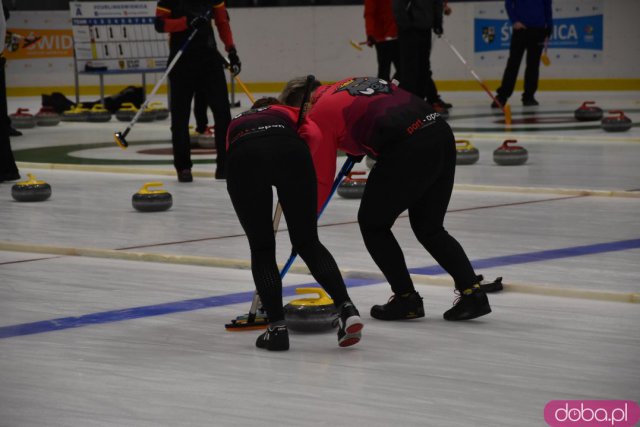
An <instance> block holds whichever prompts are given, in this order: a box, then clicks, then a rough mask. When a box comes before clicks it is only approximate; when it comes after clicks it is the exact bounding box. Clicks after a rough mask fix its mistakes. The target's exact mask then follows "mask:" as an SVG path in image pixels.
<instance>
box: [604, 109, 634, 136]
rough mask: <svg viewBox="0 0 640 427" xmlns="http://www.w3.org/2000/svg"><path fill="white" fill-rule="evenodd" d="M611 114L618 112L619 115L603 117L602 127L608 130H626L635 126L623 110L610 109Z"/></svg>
mask: <svg viewBox="0 0 640 427" xmlns="http://www.w3.org/2000/svg"><path fill="white" fill-rule="evenodd" d="M609 114H617V116H609V117H605V118H604V119H602V122H601V123H602V129H604V130H606V131H607V132H624V131H627V130H629V129H631V126H633V123H632V122H631V119H630V118H629V117H627V116H625V115H624V113H623V112H622V111H620V110H613V111H609Z"/></svg>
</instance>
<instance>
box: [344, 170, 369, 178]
mask: <svg viewBox="0 0 640 427" xmlns="http://www.w3.org/2000/svg"><path fill="white" fill-rule="evenodd" d="M365 174H366V172H365V171H351V172H349V173H348V174H347V178H351V177H352V176H353V175H365Z"/></svg>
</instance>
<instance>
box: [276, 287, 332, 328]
mask: <svg viewBox="0 0 640 427" xmlns="http://www.w3.org/2000/svg"><path fill="white" fill-rule="evenodd" d="M296 294H316V296H315V297H312V298H301V299H296V300H293V301H291V302H290V303H289V304H287V305H285V306H284V318H285V320H286V322H287V326H288V327H289V328H290V329H291V330H293V331H300V332H320V331H326V330H329V329H332V328H334V326H333V325H334V321H335V319H336V318H337V317H338V310H337V309H336V307H335V306H334V304H333V300H332V299H331V298H329V295H327V293H326V292H325V291H324V289H322V288H297V289H296Z"/></svg>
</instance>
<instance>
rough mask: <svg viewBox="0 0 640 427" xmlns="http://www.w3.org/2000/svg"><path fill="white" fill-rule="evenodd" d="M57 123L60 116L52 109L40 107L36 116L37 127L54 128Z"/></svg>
mask: <svg viewBox="0 0 640 427" xmlns="http://www.w3.org/2000/svg"><path fill="white" fill-rule="evenodd" d="M58 123H60V114H58V113H56V110H54V109H53V107H42V108H40V111H38V113H37V114H36V124H37V125H38V126H56V125H57V124H58Z"/></svg>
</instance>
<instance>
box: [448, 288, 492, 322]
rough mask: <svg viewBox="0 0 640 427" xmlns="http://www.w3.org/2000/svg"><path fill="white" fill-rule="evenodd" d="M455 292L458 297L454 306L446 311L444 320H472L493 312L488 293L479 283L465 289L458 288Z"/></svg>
mask: <svg viewBox="0 0 640 427" xmlns="http://www.w3.org/2000/svg"><path fill="white" fill-rule="evenodd" d="M455 292H456V294H458V298H456V300H455V301H454V303H453V307H452V308H450V309H449V310H447V311H446V312H445V313H444V315H443V317H444V320H471V319H475V318H476V317H480V316H484V315H485V314H489V313H491V307H490V306H489V299H488V298H487V294H486V293H485V292H484V291H483V290H482V288H481V287H480V285H479V284H475V285H473V286H472V287H470V288H468V289H465V290H463V291H459V290H457V289H456V291H455Z"/></svg>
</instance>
